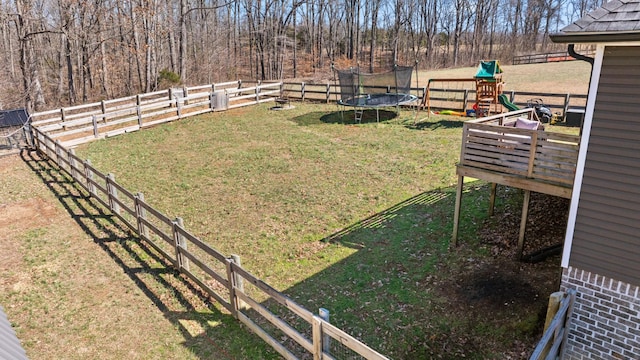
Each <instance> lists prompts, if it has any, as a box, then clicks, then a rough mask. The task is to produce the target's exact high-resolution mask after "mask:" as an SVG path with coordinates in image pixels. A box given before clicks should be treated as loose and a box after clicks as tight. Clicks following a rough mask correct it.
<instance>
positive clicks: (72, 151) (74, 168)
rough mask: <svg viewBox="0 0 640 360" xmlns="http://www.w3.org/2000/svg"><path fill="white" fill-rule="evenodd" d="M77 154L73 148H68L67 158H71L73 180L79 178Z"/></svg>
mask: <svg viewBox="0 0 640 360" xmlns="http://www.w3.org/2000/svg"><path fill="white" fill-rule="evenodd" d="M75 155H76V151H75V150H73V149H69V150H67V159H69V174H71V178H72V179H73V180H76V181H78V180H77V177H78V175H77V172H76V159H75V157H74V156H75Z"/></svg>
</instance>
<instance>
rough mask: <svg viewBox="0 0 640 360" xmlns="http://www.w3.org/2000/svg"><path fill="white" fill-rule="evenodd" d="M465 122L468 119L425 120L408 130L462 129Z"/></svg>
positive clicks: (410, 126)
mask: <svg viewBox="0 0 640 360" xmlns="http://www.w3.org/2000/svg"><path fill="white" fill-rule="evenodd" d="M465 120H467V118H461V119H460V120H450V119H440V120H436V121H430V120H428V119H426V120H424V119H423V120H422V121H419V122H418V123H416V124H412V125H408V126H407V128H410V129H416V130H439V129H461V128H462V126H463V125H464V121H465Z"/></svg>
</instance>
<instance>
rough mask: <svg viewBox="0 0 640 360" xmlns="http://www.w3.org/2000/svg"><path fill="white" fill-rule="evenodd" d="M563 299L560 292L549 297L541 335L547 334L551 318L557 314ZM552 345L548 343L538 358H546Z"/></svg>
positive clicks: (562, 294)
mask: <svg viewBox="0 0 640 360" xmlns="http://www.w3.org/2000/svg"><path fill="white" fill-rule="evenodd" d="M563 297H564V293H563V292H562V291H557V292H554V293H553V294H551V295H549V304H548V305H547V317H546V319H545V321H544V331H543V332H542V333H543V334H544V333H546V332H547V329H549V325H551V321H553V318H554V317H555V316H556V314H557V313H558V309H560V303H561V302H562V298H563ZM556 336H557V335H556ZM554 340H555V339H554ZM552 344H553V341H551V342H549V343H548V344H547V346H545V348H544V350H542V354H541V356H540V358H541V359H544V358H546V357H547V354H549V350H551V345H552Z"/></svg>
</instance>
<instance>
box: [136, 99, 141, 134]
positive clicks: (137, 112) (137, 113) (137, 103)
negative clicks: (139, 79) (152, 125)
mask: <svg viewBox="0 0 640 360" xmlns="http://www.w3.org/2000/svg"><path fill="white" fill-rule="evenodd" d="M141 103H142V100H141V99H140V94H138V95H136V115H137V116H138V126H140V128H142V109H141V108H140V104H141Z"/></svg>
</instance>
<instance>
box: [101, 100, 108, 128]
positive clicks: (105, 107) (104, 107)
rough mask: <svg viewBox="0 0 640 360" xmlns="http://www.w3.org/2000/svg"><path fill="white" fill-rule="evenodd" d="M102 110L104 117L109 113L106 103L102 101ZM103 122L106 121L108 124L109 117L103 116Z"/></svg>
mask: <svg viewBox="0 0 640 360" xmlns="http://www.w3.org/2000/svg"><path fill="white" fill-rule="evenodd" d="M100 109H101V110H102V115H105V114H106V113H107V104H105V103H104V100H101V101H100ZM102 120H103V121H104V123H105V124H106V123H107V117H106V116H103V117H102Z"/></svg>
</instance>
